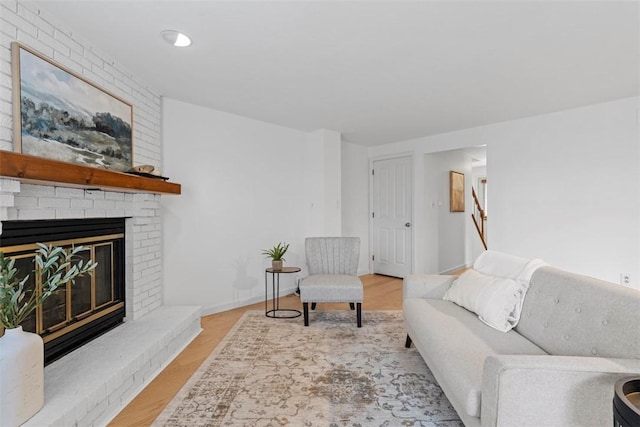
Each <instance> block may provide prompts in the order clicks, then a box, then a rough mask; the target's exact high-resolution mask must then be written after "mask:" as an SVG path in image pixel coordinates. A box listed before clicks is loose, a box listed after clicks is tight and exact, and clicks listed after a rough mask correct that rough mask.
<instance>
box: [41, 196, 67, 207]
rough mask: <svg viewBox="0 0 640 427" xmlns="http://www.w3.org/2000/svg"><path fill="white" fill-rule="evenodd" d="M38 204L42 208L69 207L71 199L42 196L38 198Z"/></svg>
mask: <svg viewBox="0 0 640 427" xmlns="http://www.w3.org/2000/svg"><path fill="white" fill-rule="evenodd" d="M38 206H40V207H41V208H59V209H68V208H69V207H70V201H69V199H63V198H60V197H40V198H39V199H38Z"/></svg>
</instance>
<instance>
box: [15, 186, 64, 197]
mask: <svg viewBox="0 0 640 427" xmlns="http://www.w3.org/2000/svg"><path fill="white" fill-rule="evenodd" d="M55 191H56V190H55V187H50V186H47V185H33V184H24V185H22V188H21V190H20V193H21V194H22V195H25V196H34V197H49V196H51V197H53V196H55Z"/></svg>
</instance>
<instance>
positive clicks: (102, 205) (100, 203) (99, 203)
mask: <svg viewBox="0 0 640 427" xmlns="http://www.w3.org/2000/svg"><path fill="white" fill-rule="evenodd" d="M93 207H94V208H96V209H115V207H116V202H114V201H113V200H95V201H94V202H93Z"/></svg>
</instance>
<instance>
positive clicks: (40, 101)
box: [11, 42, 133, 172]
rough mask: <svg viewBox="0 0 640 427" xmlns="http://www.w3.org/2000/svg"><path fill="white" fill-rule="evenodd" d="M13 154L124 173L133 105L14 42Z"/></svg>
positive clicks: (129, 153)
mask: <svg viewBox="0 0 640 427" xmlns="http://www.w3.org/2000/svg"><path fill="white" fill-rule="evenodd" d="M11 60H12V73H13V143H14V144H13V145H14V151H17V152H21V153H23V154H30V155H34V156H39V157H46V158H49V159H52V160H59V161H63V162H68V163H76V164H81V165H84V166H92V167H97V168H103V169H109V170H114V171H119V172H124V171H127V170H129V169H131V167H132V165H133V106H132V105H131V104H130V103H128V102H127V101H125V100H123V99H122V98H119V97H117V96H116V95H114V94H112V93H110V92H108V91H106V90H105V89H102V88H101V87H99V86H97V85H96V84H94V83H92V82H90V81H88V80H86V79H85V78H84V77H82V76H81V75H79V74H77V73H75V72H73V71H71V70H69V69H67V68H65V67H64V66H62V65H60V64H58V63H56V62H54V61H53V60H51V59H49V58H47V57H45V56H44V55H42V54H40V53H38V52H36V51H35V50H33V49H30V48H29V47H27V46H24V45H22V44H20V43H18V42H13V43H11Z"/></svg>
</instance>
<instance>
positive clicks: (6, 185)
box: [0, 179, 20, 193]
mask: <svg viewBox="0 0 640 427" xmlns="http://www.w3.org/2000/svg"><path fill="white" fill-rule="evenodd" d="M0 191H2V192H7V193H18V192H19V191H20V181H16V180H15V179H0Z"/></svg>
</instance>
